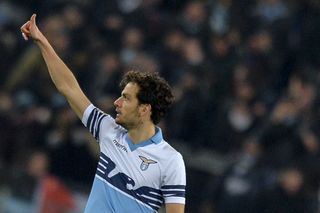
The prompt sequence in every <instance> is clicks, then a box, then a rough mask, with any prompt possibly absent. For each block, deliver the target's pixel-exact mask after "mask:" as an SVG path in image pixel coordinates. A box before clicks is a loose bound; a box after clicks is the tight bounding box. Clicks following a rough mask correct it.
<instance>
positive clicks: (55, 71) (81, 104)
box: [21, 14, 90, 119]
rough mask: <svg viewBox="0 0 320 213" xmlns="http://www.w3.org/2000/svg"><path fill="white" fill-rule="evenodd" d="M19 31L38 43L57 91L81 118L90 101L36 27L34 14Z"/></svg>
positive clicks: (25, 37)
mask: <svg viewBox="0 0 320 213" xmlns="http://www.w3.org/2000/svg"><path fill="white" fill-rule="evenodd" d="M21 31H22V35H23V37H24V39H25V40H28V39H29V38H32V39H33V40H34V42H35V43H36V44H37V45H38V47H39V48H40V51H41V54H42V56H43V58H44V61H45V62H46V64H47V67H48V70H49V74H50V77H51V79H52V81H53V83H54V84H55V86H56V88H57V89H58V91H59V92H60V93H61V94H62V95H64V96H65V97H66V98H67V100H68V102H69V104H70V106H71V108H72V109H73V111H74V112H75V113H76V114H77V116H78V117H79V118H80V119H81V118H82V116H83V113H84V110H85V109H86V108H87V107H88V106H89V104H90V101H89V99H88V98H87V97H86V96H85V94H84V93H83V91H82V90H81V88H80V86H79V84H78V82H77V80H76V78H75V76H74V75H73V73H72V72H71V70H70V69H69V68H68V67H67V66H66V65H65V63H64V62H63V61H62V60H61V58H60V57H59V56H58V55H57V53H56V52H55V51H54V49H53V47H52V46H51V44H50V43H49V42H48V40H47V39H46V37H45V36H44V35H43V34H42V33H41V31H40V30H39V29H38V27H37V25H36V15H35V14H33V15H32V16H31V18H30V20H29V21H27V22H26V23H25V24H24V25H23V26H22V27H21Z"/></svg>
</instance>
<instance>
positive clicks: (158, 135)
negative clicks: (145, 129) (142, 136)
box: [125, 127, 163, 151]
mask: <svg viewBox="0 0 320 213" xmlns="http://www.w3.org/2000/svg"><path fill="white" fill-rule="evenodd" d="M125 140H126V141H127V143H128V145H129V148H130V150H131V151H134V150H136V149H137V148H139V147H144V146H148V145H150V144H153V143H154V144H159V143H160V142H161V141H162V140H163V137H162V131H161V129H160V128H159V127H156V133H155V134H154V135H153V136H152V137H151V138H149V139H148V140H145V141H141V142H140V143H138V144H135V143H133V142H132V140H131V139H130V138H129V135H128V133H126V136H125Z"/></svg>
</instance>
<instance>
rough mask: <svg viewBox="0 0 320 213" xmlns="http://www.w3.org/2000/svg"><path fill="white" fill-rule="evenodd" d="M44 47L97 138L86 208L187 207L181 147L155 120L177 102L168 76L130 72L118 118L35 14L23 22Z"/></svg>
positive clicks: (90, 212)
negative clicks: (90, 91) (96, 101)
mask: <svg viewBox="0 0 320 213" xmlns="http://www.w3.org/2000/svg"><path fill="white" fill-rule="evenodd" d="M21 31H22V35H23V37H24V39H25V40H28V39H29V38H31V39H33V41H34V42H35V43H36V44H37V45H38V47H39V48H40V51H41V54H42V56H43V58H44V60H45V62H46V64H47V67H48V70H49V74H50V76H51V79H52V81H53V82H54V84H55V86H56V87H57V89H58V90H59V92H60V93H61V94H62V95H64V96H65V97H66V98H67V100H68V102H69V104H70V106H71V108H72V109H73V111H74V112H75V113H76V114H77V116H78V117H79V118H80V119H81V120H82V122H83V123H84V125H85V126H86V127H87V128H88V129H89V130H90V132H91V133H92V135H93V136H94V137H95V138H96V139H97V141H98V143H99V146H100V151H101V152H100V160H99V163H98V167H97V172H96V176H95V178H94V182H93V186H92V189H91V193H90V196H89V199H88V202H87V206H86V209H85V212H87V213H100V212H101V213H102V212H107V213H109V212H116V213H128V212H157V211H158V210H159V209H160V207H161V205H162V204H163V203H165V208H166V212H168V213H180V212H184V204H185V187H186V174H185V166H184V162H183V159H182V156H181V154H180V153H178V152H177V151H176V150H175V149H173V148H172V147H171V146H170V145H169V144H168V143H167V142H166V141H164V139H163V138H162V133H161V129H160V128H159V127H157V126H156V124H157V123H158V122H159V121H160V119H161V118H162V117H163V116H164V115H165V114H166V112H167V109H168V108H169V107H170V105H171V104H172V102H173V95H172V92H171V89H170V87H169V85H168V84H167V82H166V81H165V80H164V79H163V78H161V77H159V76H158V75H157V74H147V73H141V72H137V71H130V72H128V73H126V74H125V75H124V77H123V79H122V81H121V83H120V86H121V88H122V93H121V96H120V97H119V98H118V99H117V100H116V101H115V102H114V105H115V107H116V112H117V115H116V118H115V119H114V118H112V117H111V116H109V115H107V114H105V113H104V112H102V111H101V110H99V109H98V108H96V107H95V106H94V105H93V104H91V102H90V101H89V99H88V98H87V97H86V96H85V94H84V93H83V91H82V90H81V88H80V86H79V84H78V82H77V80H76V78H75V76H74V75H73V73H72V72H71V71H70V69H69V68H68V67H67V66H66V65H65V63H64V62H63V61H62V60H61V59H60V57H59V56H58V55H57V54H56V52H55V51H54V49H53V48H52V46H51V45H50V43H49V42H48V40H47V39H46V37H45V36H44V35H43V34H42V33H41V31H40V30H39V29H38V27H37V25H36V15H35V14H33V15H32V16H31V18H30V20H29V21H27V22H26V23H25V24H24V25H23V26H22V27H21Z"/></svg>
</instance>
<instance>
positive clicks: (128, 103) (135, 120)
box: [114, 83, 141, 129]
mask: <svg viewBox="0 0 320 213" xmlns="http://www.w3.org/2000/svg"><path fill="white" fill-rule="evenodd" d="M138 91H139V86H138V85H137V84H135V83H128V84H127V85H126V86H125V88H124V89H123V91H122V93H121V96H120V97H119V98H118V99H117V100H116V101H115V102H114V105H115V107H116V112H117V116H116V118H115V121H116V123H117V124H120V125H121V126H123V127H124V128H126V129H131V128H133V127H135V126H137V125H138V124H139V122H141V118H140V113H139V101H138V99H137V93H138Z"/></svg>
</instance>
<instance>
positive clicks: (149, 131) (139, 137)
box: [128, 125, 156, 144]
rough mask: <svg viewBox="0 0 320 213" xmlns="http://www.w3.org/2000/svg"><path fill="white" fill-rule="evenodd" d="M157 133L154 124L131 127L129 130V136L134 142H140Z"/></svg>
mask: <svg viewBox="0 0 320 213" xmlns="http://www.w3.org/2000/svg"><path fill="white" fill-rule="evenodd" d="M155 134H156V127H155V126H154V125H150V126H147V127H145V128H142V129H140V128H138V129H131V130H129V132H128V136H129V138H130V139H131V141H132V142H133V143H134V144H139V143H141V142H143V141H146V140H148V139H150V138H151V137H152V136H154V135H155Z"/></svg>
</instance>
